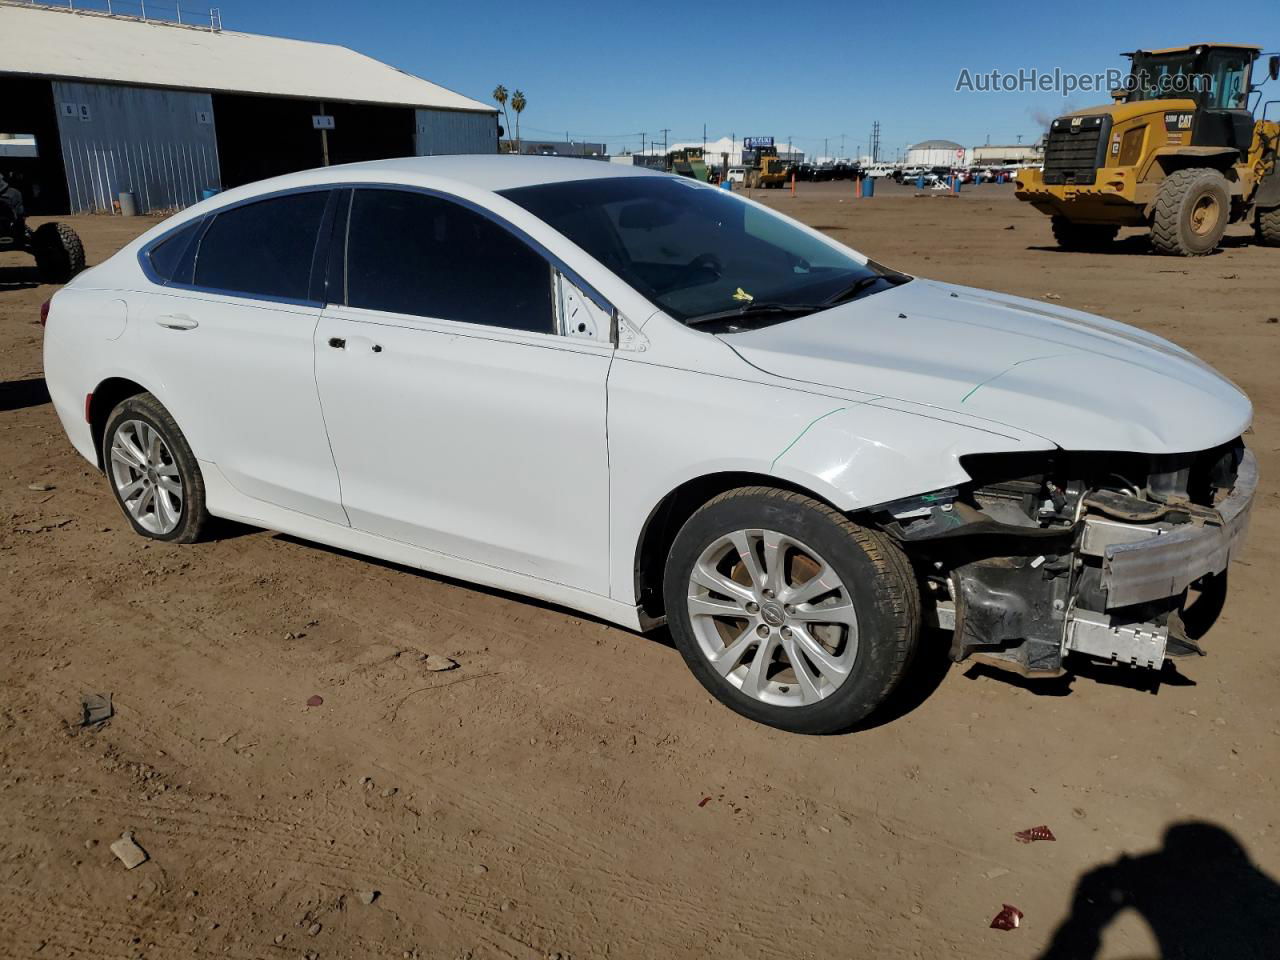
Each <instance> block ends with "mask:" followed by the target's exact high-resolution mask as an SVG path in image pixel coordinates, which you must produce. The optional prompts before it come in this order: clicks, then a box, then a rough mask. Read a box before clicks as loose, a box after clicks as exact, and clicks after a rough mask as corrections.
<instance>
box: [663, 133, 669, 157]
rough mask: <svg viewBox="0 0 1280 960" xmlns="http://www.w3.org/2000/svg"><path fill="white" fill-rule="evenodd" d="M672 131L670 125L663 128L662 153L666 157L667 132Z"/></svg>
mask: <svg viewBox="0 0 1280 960" xmlns="http://www.w3.org/2000/svg"><path fill="white" fill-rule="evenodd" d="M670 132H671V128H670V127H663V128H662V155H663V156H664V157H665V156H666V155H667V134H668V133H670Z"/></svg>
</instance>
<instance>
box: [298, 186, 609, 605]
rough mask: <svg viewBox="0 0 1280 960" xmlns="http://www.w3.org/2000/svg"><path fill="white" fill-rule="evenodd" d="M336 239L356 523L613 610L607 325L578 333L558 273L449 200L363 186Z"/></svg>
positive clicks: (325, 369) (337, 450) (335, 372)
mask: <svg viewBox="0 0 1280 960" xmlns="http://www.w3.org/2000/svg"><path fill="white" fill-rule="evenodd" d="M337 231H338V234H340V235H337V234H336V235H335V249H337V250H340V251H341V256H340V257H339V260H340V261H342V262H341V263H339V264H338V265H337V267H336V269H335V268H331V272H330V276H331V278H332V277H333V276H334V274H335V273H336V274H337V275H338V276H340V277H341V276H343V272H342V267H343V266H345V277H344V279H343V280H342V282H341V283H336V282H334V281H333V280H332V279H331V282H330V291H331V302H330V303H329V304H328V306H327V307H326V308H325V310H324V313H323V315H322V317H321V320H320V326H319V329H318V330H317V333H316V376H317V380H318V382H319V385H320V395H321V398H322V401H323V404H324V414H325V421H326V423H327V424H328V429H329V438H330V441H331V443H332V446H333V453H334V457H335V459H336V460H337V464H338V471H339V475H340V477H341V480H342V501H343V504H344V506H345V507H346V510H347V513H348V515H349V516H350V518H351V523H352V525H353V526H354V527H356V528H357V529H360V530H365V531H367V532H369V533H374V534H377V535H379V536H383V537H388V538H390V539H393V540H399V541H402V542H406V543H411V544H414V545H416V546H420V547H425V548H427V549H430V550H434V551H436V552H439V553H444V554H447V555H450V556H454V557H459V558H462V559H466V560H471V561H475V562H479V563H483V564H486V565H488V566H492V567H497V568H500V569H502V570H508V571H512V572H516V573H520V574H525V575H528V576H533V577H538V578H539V579H543V580H548V581H553V582H556V583H561V584H565V585H568V586H573V587H576V588H578V589H582V590H587V591H590V592H593V593H597V594H600V595H607V594H608V590H609V581H608V563H607V554H608V502H609V498H608V494H609V461H608V448H607V444H606V438H605V412H606V404H605V383H606V380H607V377H608V372H609V364H610V361H611V359H612V354H613V348H612V345H611V343H610V342H609V330H608V324H607V323H604V324H599V323H597V325H596V327H595V336H594V337H593V338H590V339H575V338H571V337H568V336H564V335H562V334H561V333H560V330H561V328H562V327H563V326H565V325H564V324H563V323H561V322H560V321H559V320H558V315H559V314H558V304H559V302H560V291H559V285H558V280H557V277H556V272H555V270H554V268H553V266H552V264H551V263H549V262H548V260H546V259H545V258H544V257H543V255H542V254H541V253H540V252H538V251H537V250H535V249H534V248H533V247H531V246H530V245H529V244H528V243H527V242H526V241H525V240H524V239H523V238H522V237H520V236H517V235H516V234H515V233H514V232H513V231H512V230H511V229H509V228H507V227H506V226H505V225H504V224H501V223H499V222H496V221H495V220H494V219H493V218H491V217H489V216H487V215H485V214H484V213H482V212H480V211H477V210H476V209H474V208H471V207H468V206H464V205H462V204H461V203H459V202H456V201H454V200H452V199H450V198H447V197H441V196H437V195H432V194H427V193H423V192H412V191H402V190H393V189H375V188H360V189H356V190H354V191H353V192H352V194H351V201H350V205H349V217H347V218H346V223H345V225H344V224H343V223H342V221H341V220H340V221H339V223H338V227H337ZM579 304H580V305H581V301H579ZM573 326H574V330H575V332H576V333H579V334H580V335H581V333H582V332H581V331H578V329H577V328H578V326H579V324H578V323H577V322H576V321H575V323H574V325H573ZM584 329H585V328H584Z"/></svg>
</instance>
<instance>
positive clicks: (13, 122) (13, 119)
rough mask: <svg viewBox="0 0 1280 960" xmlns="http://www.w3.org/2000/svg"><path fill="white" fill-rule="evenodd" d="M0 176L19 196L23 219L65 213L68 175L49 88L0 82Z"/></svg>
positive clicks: (24, 80) (19, 80)
mask: <svg viewBox="0 0 1280 960" xmlns="http://www.w3.org/2000/svg"><path fill="white" fill-rule="evenodd" d="M0 134H7V136H4V137H0V173H3V174H4V176H5V179H7V180H9V181H10V182H11V183H12V184H13V185H14V186H15V187H17V188H18V189H19V190H21V191H22V196H23V200H24V205H25V207H26V210H27V213H28V214H34V215H36V216H50V215H55V216H56V215H62V214H65V213H67V212H68V209H69V208H68V204H69V200H68V197H67V174H66V170H65V168H64V167H63V163H62V146H61V142H60V141H59V139H58V114H57V109H56V107H55V105H54V102H53V84H52V83H51V82H50V81H48V80H36V79H31V78H28V77H0Z"/></svg>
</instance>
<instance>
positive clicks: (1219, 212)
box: [1151, 167, 1231, 257]
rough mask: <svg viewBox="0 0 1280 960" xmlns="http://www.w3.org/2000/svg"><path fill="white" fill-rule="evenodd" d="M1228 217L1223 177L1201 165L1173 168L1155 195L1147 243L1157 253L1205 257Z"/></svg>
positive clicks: (1219, 239)
mask: <svg viewBox="0 0 1280 960" xmlns="http://www.w3.org/2000/svg"><path fill="white" fill-rule="evenodd" d="M1230 217H1231V190H1230V188H1229V187H1228V186H1227V178H1226V177H1224V176H1223V175H1222V174H1221V173H1219V172H1218V171H1217V170H1210V169H1208V168H1205V167H1195V168H1192V169H1190V170H1177V171H1175V172H1174V173H1172V174H1170V175H1169V176H1168V177H1167V178H1165V181H1164V183H1162V184H1161V185H1160V191H1159V193H1157V194H1156V209H1155V215H1154V216H1153V218H1152V222H1151V243H1152V245H1153V246H1154V247H1155V248H1156V249H1157V250H1158V251H1160V252H1161V253H1168V254H1174V255H1176V256H1180V257H1203V256H1207V255H1208V254H1210V253H1213V251H1214V250H1216V249H1217V248H1218V244H1219V243H1221V242H1222V234H1223V233H1224V232H1225V231H1226V229H1227V222H1228V220H1229V219H1230Z"/></svg>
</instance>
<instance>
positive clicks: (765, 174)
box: [744, 146, 790, 189]
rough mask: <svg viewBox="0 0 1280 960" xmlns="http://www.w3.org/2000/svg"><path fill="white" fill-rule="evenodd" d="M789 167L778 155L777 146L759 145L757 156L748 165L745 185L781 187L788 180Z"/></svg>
mask: <svg viewBox="0 0 1280 960" xmlns="http://www.w3.org/2000/svg"><path fill="white" fill-rule="evenodd" d="M744 159H745V158H744ZM789 169H790V167H789V165H788V164H787V163H786V162H785V161H784V160H783V159H782V158H781V157H779V156H778V148H777V147H773V146H766V147H757V148H755V157H754V159H753V160H752V161H751V162H750V164H749V165H748V167H747V175H746V180H745V181H744V185H745V186H747V187H755V188H765V189H769V188H776V189H781V188H782V187H783V186H784V185H785V184H786V182H787V179H788V176H787V173H788V170H789Z"/></svg>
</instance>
